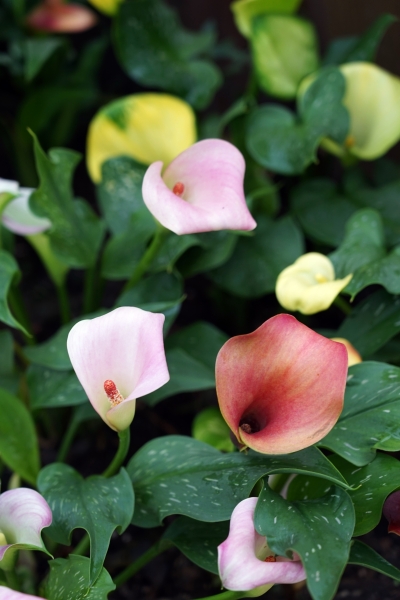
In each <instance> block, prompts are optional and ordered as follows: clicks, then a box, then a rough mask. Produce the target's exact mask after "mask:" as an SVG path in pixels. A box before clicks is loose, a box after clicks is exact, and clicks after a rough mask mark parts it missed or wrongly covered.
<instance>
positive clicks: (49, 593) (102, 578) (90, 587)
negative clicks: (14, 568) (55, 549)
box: [45, 554, 115, 600]
mask: <svg viewBox="0 0 400 600" xmlns="http://www.w3.org/2000/svg"><path fill="white" fill-rule="evenodd" d="M49 565H50V573H49V578H48V580H47V582H46V587H45V595H46V598H47V599H48V600H107V598H108V594H109V592H112V591H113V590H115V584H114V583H113V580H112V579H111V577H110V575H109V574H108V572H107V571H106V570H105V569H104V568H102V569H101V571H100V574H99V576H98V578H97V579H96V581H95V583H94V584H91V582H90V575H89V572H90V559H89V558H86V556H76V555H74V554H70V555H69V556H68V558H57V559H56V560H51V561H50V562H49Z"/></svg>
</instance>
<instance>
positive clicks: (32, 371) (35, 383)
mask: <svg viewBox="0 0 400 600" xmlns="http://www.w3.org/2000/svg"><path fill="white" fill-rule="evenodd" d="M26 377H27V380H26V382H27V385H28V389H29V396H30V400H31V408H32V410H35V409H38V408H54V407H59V406H75V405H77V404H83V403H84V402H87V396H86V392H85V391H84V389H83V388H82V386H81V384H80V383H79V380H78V378H77V376H76V375H75V373H74V372H73V371H53V370H52V369H47V368H46V367H40V366H38V365H30V367H29V368H28V370H27V373H26Z"/></svg>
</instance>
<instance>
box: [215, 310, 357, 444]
mask: <svg viewBox="0 0 400 600" xmlns="http://www.w3.org/2000/svg"><path fill="white" fill-rule="evenodd" d="M346 376H347V351H346V348H345V347H344V345H343V344H339V343H337V342H332V340H329V339H328V338H325V337H323V336H322V335H319V334H318V333H315V331H313V330H312V329H309V328H308V327H306V326H305V325H303V324H302V323H300V322H299V321H297V319H295V318H294V317H292V316H290V315H277V316H275V317H272V318H271V319H268V321H266V322H265V323H264V324H263V325H261V327H259V328H258V329H256V330H255V331H254V332H253V333H249V334H247V335H239V336H237V337H234V338H231V339H230V340H228V341H227V342H226V344H224V346H222V348H221V350H220V352H219V354H218V356H217V363H216V381H217V396H218V401H219V406H220V409H221V413H222V416H223V417H224V419H225V421H226V422H227V423H228V425H229V427H230V428H231V430H232V432H233V433H234V435H235V436H236V437H237V439H238V441H239V442H240V443H241V444H243V445H244V446H247V447H249V448H252V449H253V450H256V451H257V452H261V453H264V454H286V453H289V452H296V451H297V450H302V449H303V448H307V447H308V446H311V445H312V444H315V443H316V442H318V441H319V440H321V439H322V438H323V437H324V436H325V435H326V434H327V433H328V432H329V431H330V430H331V429H332V427H333V426H334V425H335V423H336V421H337V420H338V418H339V415H340V413H341V411H342V408H343V399H344V390H345V385H346Z"/></svg>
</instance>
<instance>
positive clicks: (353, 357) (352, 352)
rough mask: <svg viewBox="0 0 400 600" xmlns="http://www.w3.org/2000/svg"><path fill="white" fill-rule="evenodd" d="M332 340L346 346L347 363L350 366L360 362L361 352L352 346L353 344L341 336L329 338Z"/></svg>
mask: <svg viewBox="0 0 400 600" xmlns="http://www.w3.org/2000/svg"><path fill="white" fill-rule="evenodd" d="M331 340H332V341H333V342H340V343H341V344H343V345H344V346H346V350H347V356H348V361H349V362H348V365H349V367H352V366H353V365H357V364H358V363H360V362H362V358H361V354H360V353H359V352H358V351H357V350H356V349H355V348H354V346H353V344H351V343H350V342H349V340H346V339H345V338H341V337H333V338H331Z"/></svg>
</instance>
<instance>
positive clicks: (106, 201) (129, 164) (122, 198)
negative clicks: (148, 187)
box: [96, 156, 147, 235]
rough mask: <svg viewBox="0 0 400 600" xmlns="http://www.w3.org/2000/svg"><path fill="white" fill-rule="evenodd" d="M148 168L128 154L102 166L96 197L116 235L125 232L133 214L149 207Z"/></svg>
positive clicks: (108, 224) (110, 227)
mask: <svg viewBox="0 0 400 600" xmlns="http://www.w3.org/2000/svg"><path fill="white" fill-rule="evenodd" d="M146 169H147V167H145V166H143V165H141V164H140V163H138V162H136V161H135V160H133V158H128V157H127V156H119V157H117V158H111V159H109V160H107V161H105V162H104V163H103V164H102V166H101V182H100V183H99V185H98V186H97V190H96V191H97V198H98V200H99V205H100V209H101V212H102V214H103V216H104V218H105V220H106V223H107V226H108V227H109V229H111V231H112V233H113V234H114V235H118V234H121V233H123V232H124V231H126V230H127V228H128V227H129V223H130V222H131V217H132V215H135V214H136V213H137V212H140V211H141V210H143V209H145V208H146V207H145V204H144V202H143V198H142V183H143V176H144V174H145V172H146ZM146 210H147V209H146Z"/></svg>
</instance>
